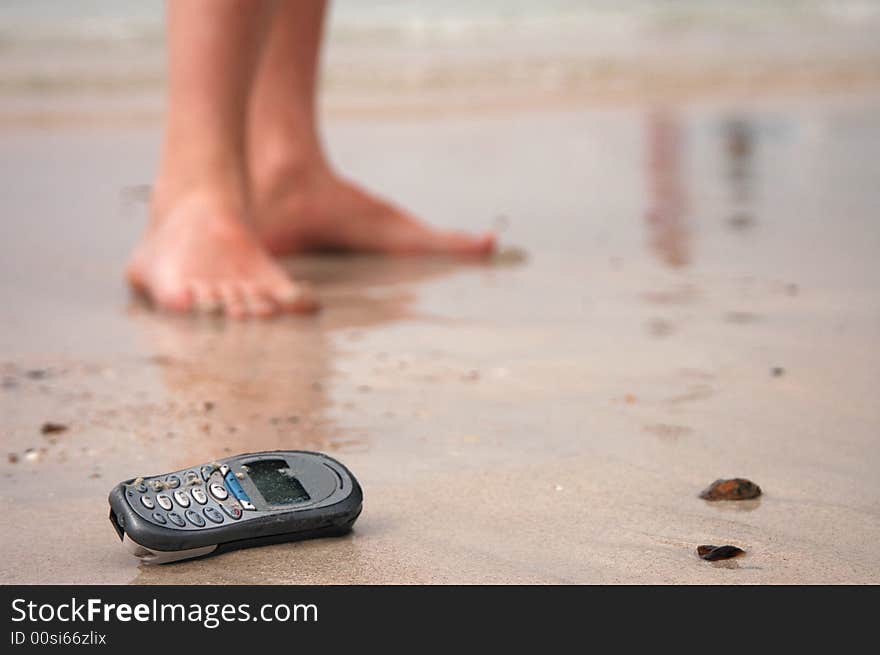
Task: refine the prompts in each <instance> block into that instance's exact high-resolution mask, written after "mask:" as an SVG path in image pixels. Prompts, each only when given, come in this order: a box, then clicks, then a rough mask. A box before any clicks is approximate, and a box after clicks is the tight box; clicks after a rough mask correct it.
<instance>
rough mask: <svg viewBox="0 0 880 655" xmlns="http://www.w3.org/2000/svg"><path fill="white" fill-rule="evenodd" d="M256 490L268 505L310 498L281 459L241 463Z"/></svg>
mask: <svg viewBox="0 0 880 655" xmlns="http://www.w3.org/2000/svg"><path fill="white" fill-rule="evenodd" d="M242 469H244V470H245V471H247V474H248V476H250V479H251V481H253V483H254V486H255V487H256V488H257V491H259V492H260V494H261V495H262V496H263V498H265V500H266V502H267V503H269V504H270V505H291V504H293V503H302V502H305V501H307V500H309V499H310V497H309V494H308V493H307V492H306V490H305V489H303V486H302V485H301V484H300V482H299V480H297V479H296V477H295V476H294V474H293V472H292V471H291V470H290V467H289V466H288V465H287V462H285V461H284V460H283V459H263V460H258V461H256V462H250V463H248V464H247V465H243V466H242Z"/></svg>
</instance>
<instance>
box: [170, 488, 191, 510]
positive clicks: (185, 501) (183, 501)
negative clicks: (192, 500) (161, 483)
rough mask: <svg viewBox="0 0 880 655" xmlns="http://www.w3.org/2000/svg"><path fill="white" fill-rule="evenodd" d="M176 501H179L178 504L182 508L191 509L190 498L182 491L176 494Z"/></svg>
mask: <svg viewBox="0 0 880 655" xmlns="http://www.w3.org/2000/svg"><path fill="white" fill-rule="evenodd" d="M174 500H176V501H177V504H178V505H180V506H181V507H189V496H187V495H186V492H184V491H183V490H182V489H178V490H177V491H175V492H174Z"/></svg>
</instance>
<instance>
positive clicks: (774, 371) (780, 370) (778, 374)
mask: <svg viewBox="0 0 880 655" xmlns="http://www.w3.org/2000/svg"><path fill="white" fill-rule="evenodd" d="M770 373H771V374H772V375H773V377H774V378H778V377H782V375H783V374H784V373H785V369H784V368H782V367H781V366H774V367H773V368H771V369H770Z"/></svg>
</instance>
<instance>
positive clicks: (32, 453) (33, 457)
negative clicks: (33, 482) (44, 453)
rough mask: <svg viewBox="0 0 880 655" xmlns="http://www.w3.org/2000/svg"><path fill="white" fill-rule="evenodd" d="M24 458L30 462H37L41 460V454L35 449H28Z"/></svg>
mask: <svg viewBox="0 0 880 655" xmlns="http://www.w3.org/2000/svg"><path fill="white" fill-rule="evenodd" d="M24 458H25V459H26V460H27V461H29V462H36V461H37V460H38V459H40V453H39V452H38V451H36V450H34V449H33V448H28V449H27V450H26V451H24Z"/></svg>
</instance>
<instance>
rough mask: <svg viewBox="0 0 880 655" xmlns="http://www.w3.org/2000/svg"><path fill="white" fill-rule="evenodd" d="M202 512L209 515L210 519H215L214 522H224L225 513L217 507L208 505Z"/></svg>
mask: <svg viewBox="0 0 880 655" xmlns="http://www.w3.org/2000/svg"><path fill="white" fill-rule="evenodd" d="M202 514H204V515H205V516H207V517H208V520H209V521H213V522H214V523H223V515H222V514H221V513H220V512H219V511H218V510H217V508H216V507H206V508H205V509H203V510H202Z"/></svg>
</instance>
